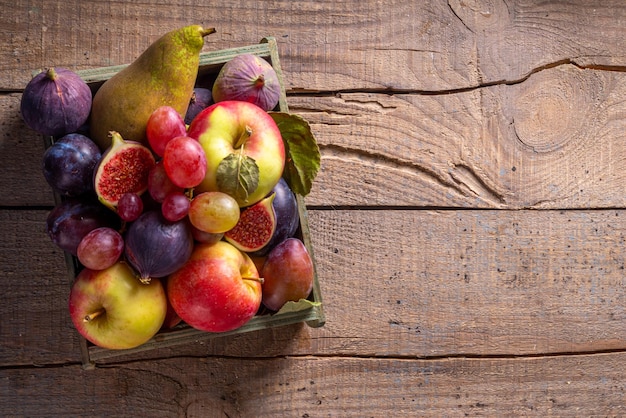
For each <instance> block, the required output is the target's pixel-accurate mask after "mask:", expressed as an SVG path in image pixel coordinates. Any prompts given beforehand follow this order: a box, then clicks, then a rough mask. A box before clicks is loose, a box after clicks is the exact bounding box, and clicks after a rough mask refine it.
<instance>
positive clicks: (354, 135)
mask: <svg viewBox="0 0 626 418" xmlns="http://www.w3.org/2000/svg"><path fill="white" fill-rule="evenodd" d="M624 97H626V73H617V72H607V71H597V70H582V69H579V68H577V67H575V66H573V65H569V64H567V65H562V66H558V67H555V68H552V69H547V70H545V71H542V72H540V73H536V74H534V75H533V76H531V77H530V78H529V79H527V80H526V81H524V82H522V83H518V84H515V85H498V86H491V87H485V88H480V89H475V90H471V91H467V92H460V93H456V94H446V95H419V94H409V95H403V94H396V95H381V94H373V93H342V94H338V95H337V96H336V97H298V96H295V97H293V96H292V97H290V98H289V104H290V109H291V110H292V111H293V112H296V113H299V114H301V115H302V116H303V117H304V118H306V119H307V120H309V122H310V123H311V124H312V125H313V127H314V132H315V134H316V137H317V138H318V141H319V142H320V144H321V145H322V146H323V154H322V155H323V160H322V170H321V173H320V176H319V177H318V178H317V180H316V183H315V186H314V190H313V193H312V194H311V196H310V198H309V200H308V203H309V204H313V205H416V206H431V205H432V206H453V207H457V206H462V207H495V208H528V207H534V208H564V207H566V208H576V207H623V206H624V205H625V204H626V194H624V192H623V184H624V183H625V181H626V170H625V169H624V168H625V167H626V166H625V164H624V162H625V161H626V146H625V145H624V144H625V143H626V141H625V140H626V118H625V117H624V115H626V101H625V100H624ZM355 191H358V193H357V192H355Z"/></svg>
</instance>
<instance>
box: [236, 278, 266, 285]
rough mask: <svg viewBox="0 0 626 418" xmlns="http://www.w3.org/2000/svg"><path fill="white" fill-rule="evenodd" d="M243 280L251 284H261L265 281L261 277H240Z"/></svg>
mask: <svg viewBox="0 0 626 418" xmlns="http://www.w3.org/2000/svg"><path fill="white" fill-rule="evenodd" d="M242 279H243V280H251V281H253V282H259V283H261V284H263V283H264V282H265V279H264V278H263V277H242Z"/></svg>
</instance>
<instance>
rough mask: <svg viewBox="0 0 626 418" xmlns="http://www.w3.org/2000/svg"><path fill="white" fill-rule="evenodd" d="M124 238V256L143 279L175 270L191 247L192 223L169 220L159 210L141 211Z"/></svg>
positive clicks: (160, 275) (167, 273)
mask: <svg viewBox="0 0 626 418" xmlns="http://www.w3.org/2000/svg"><path fill="white" fill-rule="evenodd" d="M124 239H125V244H126V246H125V248H124V252H125V254H126V259H127V260H128V262H129V263H130V264H131V265H132V266H133V267H134V268H135V270H137V272H138V273H139V276H140V280H141V281H143V282H149V281H150V279H152V278H160V277H165V276H168V275H170V274H172V273H174V272H175V271H176V270H178V269H179V268H181V267H182V265H183V264H185V263H186V262H187V260H188V259H189V257H190V256H191V252H192V250H193V235H192V232H191V224H189V223H188V222H187V221H186V220H182V221H177V222H169V221H167V220H165V218H163V216H162V215H161V213H160V211H158V210H154V211H148V212H144V213H143V214H142V215H141V216H140V217H139V218H138V219H137V220H136V221H134V222H133V223H132V224H131V225H130V227H129V228H128V231H127V232H126V235H125V237H124Z"/></svg>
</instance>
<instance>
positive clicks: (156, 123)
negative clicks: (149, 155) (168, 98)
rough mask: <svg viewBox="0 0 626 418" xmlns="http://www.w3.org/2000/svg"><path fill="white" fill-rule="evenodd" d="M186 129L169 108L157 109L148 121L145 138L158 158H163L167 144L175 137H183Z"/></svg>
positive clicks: (171, 108) (180, 117) (174, 112)
mask: <svg viewBox="0 0 626 418" xmlns="http://www.w3.org/2000/svg"><path fill="white" fill-rule="evenodd" d="M186 132H187V129H186V127H185V121H183V118H182V116H181V115H180V114H179V113H178V112H177V111H176V109H174V108H173V107H170V106H161V107H159V108H157V109H156V110H155V111H154V112H152V114H151V115H150V118H149V119H148V124H147V125H146V137H147V138H148V143H149V144H150V147H151V148H152V151H154V153H155V154H156V155H158V156H159V157H162V156H163V153H164V152H165V146H166V145H167V143H168V142H169V141H170V140H172V139H174V138H176V137H177V136H182V135H185V134H186Z"/></svg>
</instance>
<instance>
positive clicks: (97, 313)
mask: <svg viewBox="0 0 626 418" xmlns="http://www.w3.org/2000/svg"><path fill="white" fill-rule="evenodd" d="M105 312H106V309H104V308H100V309H98V310H97V311H95V312H92V313H90V314H87V315H85V317H84V318H83V321H84V322H91V321H93V320H94V319H96V318H97V317H99V316H100V315H102V314H103V313H105Z"/></svg>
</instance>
